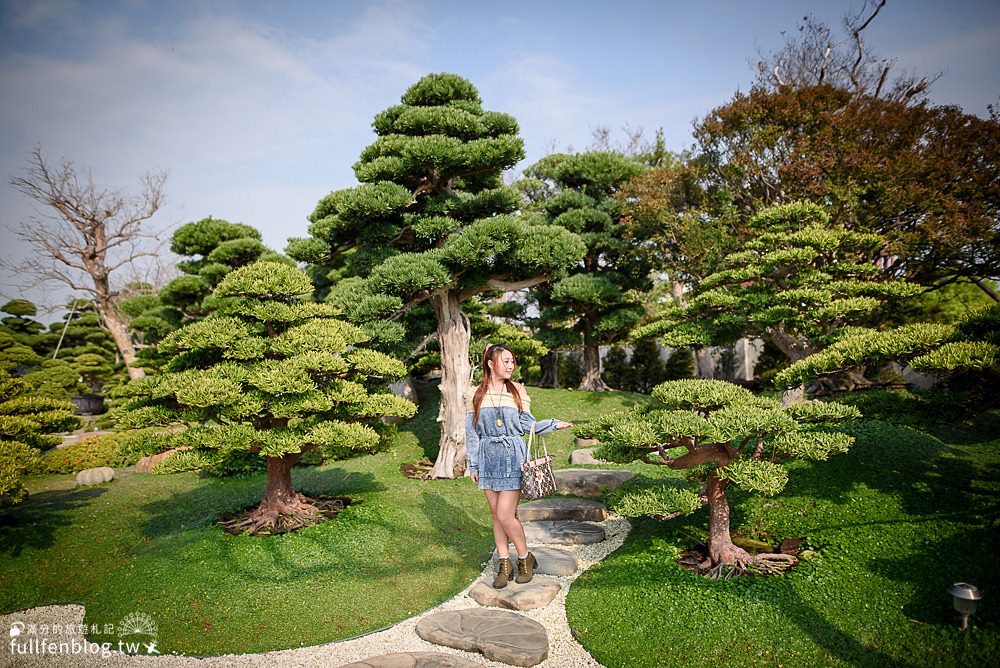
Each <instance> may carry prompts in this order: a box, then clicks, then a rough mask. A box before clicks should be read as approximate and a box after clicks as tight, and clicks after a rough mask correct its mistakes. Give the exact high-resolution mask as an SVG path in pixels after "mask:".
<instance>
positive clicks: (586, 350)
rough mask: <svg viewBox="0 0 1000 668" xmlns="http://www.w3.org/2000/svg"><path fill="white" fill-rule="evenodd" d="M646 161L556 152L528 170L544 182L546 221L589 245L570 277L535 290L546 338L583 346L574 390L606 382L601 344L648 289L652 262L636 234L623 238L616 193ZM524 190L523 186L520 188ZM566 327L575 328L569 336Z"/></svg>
mask: <svg viewBox="0 0 1000 668" xmlns="http://www.w3.org/2000/svg"><path fill="white" fill-rule="evenodd" d="M643 169H644V167H643V166H642V165H641V164H639V163H638V162H636V161H634V160H632V159H630V158H628V157H626V156H624V155H621V154H619V153H613V152H607V151H591V152H587V153H579V154H576V155H555V156H549V157H548V158H545V159H544V160H542V161H541V162H539V163H537V164H535V165H533V166H531V167H529V168H528V169H527V170H525V175H526V176H527V177H528V178H533V179H536V180H540V181H542V182H544V183H545V187H544V188H535V190H536V191H538V192H546V193H547V194H548V196H547V197H545V198H544V201H542V202H541V206H542V208H543V210H544V212H545V214H546V217H547V222H548V223H549V224H550V225H556V226H559V227H563V228H565V229H567V230H569V231H571V232H574V233H576V234H579V235H580V237H581V238H582V239H583V240H584V242H585V243H586V244H587V252H586V254H585V255H584V256H583V259H582V261H581V263H580V264H579V265H577V266H576V267H574V268H573V269H572V270H571V271H570V272H569V274H568V275H567V276H565V277H563V278H561V279H559V280H558V281H555V282H553V283H551V284H546V285H544V286H539V287H538V288H536V289H535V290H534V299H535V301H537V303H538V305H539V310H540V314H539V321H540V322H541V323H542V327H541V328H540V329H541V331H542V333H543V336H544V337H545V338H544V339H543V340H544V341H545V342H546V343H548V344H550V347H555V345H552V344H556V345H558V344H560V343H562V344H563V346H565V342H567V341H572V342H573V343H574V344H575V345H573V347H574V348H575V347H577V346H579V345H581V344H582V345H583V378H582V379H581V382H580V387H579V389H581V390H589V391H595V392H603V391H605V390H607V389H609V387H608V385H607V384H606V383H605V382H604V380H602V378H601V358H600V346H601V345H609V344H612V343H615V342H617V341H618V340H620V339H622V338H623V337H625V336H627V334H628V332H629V330H631V328H632V327H634V326H635V325H636V323H638V322H639V319H640V318H641V317H642V314H643V306H642V300H641V299H640V298H639V297H638V293H641V292H642V291H645V290H648V289H649V288H650V287H651V286H652V283H651V281H650V277H649V274H650V271H651V270H652V268H653V266H654V265H653V264H652V262H651V258H650V257H649V256H648V254H645V253H640V252H638V250H637V248H636V244H637V243H639V242H641V240H638V239H634V238H626V237H625V236H624V234H623V231H624V226H623V225H622V223H621V220H620V218H621V213H620V204H619V201H618V200H617V199H615V195H616V193H618V191H619V190H620V189H621V188H622V186H623V185H624V184H626V183H628V181H629V180H630V179H632V178H633V177H635V176H638V175H639V174H640V173H642V171H643ZM522 190H526V188H524V187H522ZM566 331H569V332H572V336H567V335H566V334H565V332H566Z"/></svg>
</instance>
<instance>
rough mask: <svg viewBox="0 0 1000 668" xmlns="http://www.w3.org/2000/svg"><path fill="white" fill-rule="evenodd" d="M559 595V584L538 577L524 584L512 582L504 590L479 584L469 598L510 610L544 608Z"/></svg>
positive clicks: (493, 606) (482, 583) (485, 604)
mask: <svg viewBox="0 0 1000 668" xmlns="http://www.w3.org/2000/svg"><path fill="white" fill-rule="evenodd" d="M558 593H559V583H558V582H555V581H553V580H550V579H548V578H543V577H539V576H537V575H536V576H535V577H533V578H532V579H531V582H526V583H524V584H518V583H517V582H514V581H513V580H512V581H511V582H510V583H508V584H507V586H506V587H504V588H503V589H494V588H493V587H492V585H489V584H487V583H485V582H477V583H476V584H475V585H473V586H472V589H470V590H469V596H471V597H472V599H473V600H474V601H475V602H476V603H478V604H479V605H484V606H487V607H492V608H507V609H508V610H534V609H535V608H544V607H545V606H546V605H548V604H549V603H550V602H551V601H552V599H554V598H555V597H556V594H558Z"/></svg>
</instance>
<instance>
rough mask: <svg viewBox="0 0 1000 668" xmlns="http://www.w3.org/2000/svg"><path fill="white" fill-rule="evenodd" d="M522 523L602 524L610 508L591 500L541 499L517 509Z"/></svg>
mask: <svg viewBox="0 0 1000 668" xmlns="http://www.w3.org/2000/svg"><path fill="white" fill-rule="evenodd" d="M517 517H518V519H519V520H521V521H522V522H537V521H538V520H577V521H579V522H601V521H603V520H606V519H607V518H608V507H607V506H606V505H604V504H603V503H601V502H600V501H593V500H591V499H539V500H537V501H529V502H527V503H522V504H521V505H520V506H518V507H517Z"/></svg>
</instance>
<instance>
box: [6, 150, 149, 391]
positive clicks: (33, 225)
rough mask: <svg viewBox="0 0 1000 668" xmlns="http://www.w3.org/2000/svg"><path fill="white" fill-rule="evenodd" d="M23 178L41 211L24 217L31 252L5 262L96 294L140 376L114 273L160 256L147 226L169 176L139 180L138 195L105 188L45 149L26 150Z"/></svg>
mask: <svg viewBox="0 0 1000 668" xmlns="http://www.w3.org/2000/svg"><path fill="white" fill-rule="evenodd" d="M25 172H26V173H25V175H24V176H19V177H15V178H12V179H11V180H10V184H11V185H12V186H14V188H15V189H17V190H18V191H20V192H22V193H24V194H25V195H27V196H28V197H30V198H31V199H32V200H34V201H35V202H36V203H38V204H40V205H41V207H42V210H43V211H47V212H48V213H39V214H38V215H37V216H33V217H32V218H31V219H30V220H28V221H25V222H24V223H22V224H21V226H20V227H19V228H18V230H17V235H18V236H19V237H20V238H21V239H23V240H24V241H25V242H27V244H28V246H29V247H30V248H31V250H32V254H31V255H30V256H29V257H27V258H25V259H24V260H21V261H19V262H6V263H5V264H6V265H7V266H8V267H10V268H11V269H12V270H14V271H16V272H18V273H22V274H26V275H30V276H33V277H35V278H37V279H38V280H42V281H58V282H61V283H63V284H64V285H66V286H68V287H70V288H71V289H73V290H74V291H77V292H84V293H87V294H89V295H91V296H92V298H93V300H94V304H95V307H96V309H97V313H98V314H99V315H100V317H101V321H102V323H103V324H104V326H105V327H106V328H107V329H108V331H109V332H110V333H111V337H112V338H113V339H114V341H115V346H116V347H117V348H118V352H119V353H120V354H121V357H122V359H123V360H124V361H125V364H126V365H127V366H128V373H129V376H130V377H131V378H141V377H142V376H143V375H144V374H143V370H142V368H141V367H140V366H137V365H135V362H136V355H135V346H134V345H133V344H132V338H131V337H130V336H129V332H128V328H127V326H126V324H125V318H124V317H123V316H122V314H121V312H120V311H119V308H118V305H117V303H116V302H115V300H114V295H113V290H112V286H111V275H112V273H113V272H115V271H116V270H118V269H120V268H122V267H125V266H127V265H129V264H131V263H132V262H135V261H136V260H137V259H139V258H141V257H146V256H153V255H155V254H156V251H155V249H154V248H153V246H152V245H151V244H152V242H153V240H155V235H154V234H153V233H152V232H151V231H149V230H147V229H146V228H145V227H144V223H145V222H146V221H147V220H149V219H150V218H152V217H153V215H154V214H155V213H156V212H157V210H159V208H160V205H161V204H162V202H163V184H164V182H165V181H166V178H167V177H166V174H165V173H163V172H158V173H151V174H147V175H145V176H143V177H142V178H141V183H142V189H141V192H140V193H139V194H138V195H128V194H125V193H123V192H121V191H118V190H109V189H106V188H102V187H100V186H98V185H97V184H95V183H94V179H93V176H92V175H91V173H90V171H89V170H83V171H82V172H78V171H77V169H76V167H75V166H74V165H73V163H72V162H70V161H68V160H63V161H62V162H60V163H59V164H58V165H51V164H49V163H48V162H46V160H45V158H44V157H43V156H42V150H41V148H40V147H35V148H34V149H33V150H32V151H31V152H30V153H29V154H28V167H27V169H26V170H25Z"/></svg>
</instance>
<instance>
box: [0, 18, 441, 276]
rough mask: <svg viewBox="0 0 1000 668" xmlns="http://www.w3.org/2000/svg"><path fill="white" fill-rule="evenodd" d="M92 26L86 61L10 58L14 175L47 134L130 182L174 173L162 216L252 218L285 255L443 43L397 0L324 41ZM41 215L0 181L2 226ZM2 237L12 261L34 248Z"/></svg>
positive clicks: (4, 150)
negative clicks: (145, 35)
mask: <svg viewBox="0 0 1000 668" xmlns="http://www.w3.org/2000/svg"><path fill="white" fill-rule="evenodd" d="M21 9H23V11H22V12H21V14H20V15H19V16H20V18H19V20H20V21H22V22H28V21H33V22H35V23H36V24H37V23H38V22H39V21H42V20H43V19H45V17H46V16H50V15H52V14H53V13H54V12H55V11H56V10H55V9H49V10H46V11H42V9H37V10H35V14H31V13H30V12H28V11H27V8H26V7H25V8H21ZM63 16H64V17H65V14H63ZM94 23H95V25H92V26H90V28H91V29H92V30H93V33H92V34H94V35H95V37H94V42H93V43H92V44H90V45H89V48H88V49H86V50H85V53H86V54H87V55H85V56H84V57H82V58H80V57H70V56H66V57H57V56H51V55H35V54H25V53H7V54H6V55H4V56H3V57H2V58H0V68H2V71H3V72H4V76H3V78H2V80H0V127H2V128H3V131H2V133H0V175H2V176H4V177H5V180H6V178H9V177H10V176H12V175H16V174H20V173H21V172H22V170H23V166H24V164H25V162H24V160H25V153H26V151H27V150H29V149H30V148H31V146H32V145H33V144H35V143H40V144H41V145H42V148H43V150H44V152H45V153H46V154H47V155H49V156H50V157H51V158H53V159H58V158H59V157H62V156H65V157H67V158H69V159H71V160H74V161H75V162H76V163H77V164H78V165H80V166H89V167H91V168H92V170H93V173H94V175H95V178H97V179H98V180H101V181H106V182H107V183H109V184H112V185H114V186H116V187H121V188H126V189H127V188H129V187H132V185H133V184H136V183H137V177H138V176H139V175H140V174H141V173H144V172H146V171H149V170H151V169H156V168H162V169H166V170H168V171H169V172H170V177H169V179H168V181H167V186H166V192H167V195H168V205H167V206H166V207H165V208H164V210H163V211H162V213H161V214H159V215H158V216H157V219H156V221H157V224H159V225H161V226H167V225H170V224H176V223H178V222H185V221H187V220H192V219H197V218H201V217H203V216H206V215H209V214H211V215H213V216H215V217H220V218H230V219H232V220H242V221H243V222H246V223H248V224H251V225H254V226H256V227H258V228H260V229H261V230H262V232H263V233H264V237H265V241H266V242H267V243H269V244H270V245H272V246H275V247H277V248H278V249H281V248H283V246H284V243H285V240H286V239H287V237H288V236H294V235H302V234H304V233H305V228H306V224H307V223H306V221H305V220H304V215H305V214H306V213H308V212H309V211H310V210H311V208H312V206H313V205H314V204H315V202H316V200H317V199H318V198H319V197H321V196H322V195H324V194H325V193H326V192H327V191H328V190H329V189H331V188H333V187H346V186H349V185H351V183H352V181H353V175H352V173H351V172H350V165H351V164H353V162H354V161H355V160H356V159H357V156H358V153H359V152H360V150H361V148H363V146H364V145H365V144H367V143H368V142H369V141H370V139H371V134H370V133H371V130H370V125H369V124H370V122H371V118H372V116H373V115H374V113H376V112H377V111H380V110H381V109H382V108H384V107H387V106H389V105H391V104H393V103H395V102H396V101H398V98H399V95H400V93H401V92H402V90H403V89H404V88H405V87H406V86H407V85H409V84H411V83H413V81H415V80H416V79H417V78H419V76H420V72H421V70H420V68H419V67H418V66H416V65H415V64H414V63H413V58H414V57H416V56H418V55H419V54H420V53H421V52H422V51H423V50H424V49H425V48H426V43H427V41H428V39H429V31H428V29H427V28H425V27H424V23H423V22H422V21H421V20H420V17H419V16H418V15H417V14H416V13H415V12H414V10H412V9H411V8H410V7H409V5H405V4H401V3H397V2H390V3H387V4H382V5H373V6H370V7H368V8H367V9H366V10H365V11H364V12H363V14H361V15H360V16H359V17H358V18H357V19H356V20H354V21H353V22H351V23H341V24H331V25H329V26H328V27H327V32H328V34H327V35H326V36H323V37H320V38H315V37H314V38H304V37H301V36H298V35H291V34H287V33H285V32H283V31H282V30H280V29H278V28H276V27H273V26H268V25H262V24H261V23H259V22H253V21H250V20H247V19H244V18H241V17H238V16H235V15H205V16H201V17H198V18H193V19H191V20H190V21H188V22H186V23H184V24H182V25H180V26H179V27H177V28H175V29H171V30H170V31H169V32H170V33H172V34H174V35H175V38H174V39H173V41H169V42H168V41H167V40H165V39H164V38H162V37H160V38H159V39H158V41H152V40H150V39H140V38H139V37H137V36H136V34H135V32H134V31H133V30H131V29H130V27H129V26H128V25H126V24H125V23H124V22H123V21H122V20H121V19H120V18H111V19H108V20H103V21H99V22H98V21H96V20H95V22H94ZM373 100H375V101H377V102H376V104H377V105H378V108H374V109H373V108H371V104H372V101H373ZM28 213H30V205H29V202H28V201H27V200H26V198H24V197H23V196H22V195H20V194H18V193H16V192H14V191H13V189H11V188H2V189H0V226H3V227H9V226H13V225H16V224H17V223H19V222H20V221H21V220H23V219H24V218H25V217H26V215H27V214H28ZM2 234H3V236H2V241H3V243H2V250H0V255H4V256H8V257H9V256H10V255H17V254H20V253H23V252H24V249H23V248H18V247H17V242H16V240H14V239H13V238H12V237H11V235H10V233H9V231H7V230H4V231H3V232H2ZM3 278H5V279H6V278H8V277H3ZM0 282H2V283H7V281H6V280H4V281H0ZM7 291H8V290H6V289H5V290H4V292H7Z"/></svg>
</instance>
